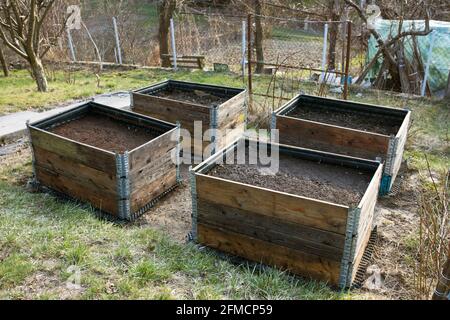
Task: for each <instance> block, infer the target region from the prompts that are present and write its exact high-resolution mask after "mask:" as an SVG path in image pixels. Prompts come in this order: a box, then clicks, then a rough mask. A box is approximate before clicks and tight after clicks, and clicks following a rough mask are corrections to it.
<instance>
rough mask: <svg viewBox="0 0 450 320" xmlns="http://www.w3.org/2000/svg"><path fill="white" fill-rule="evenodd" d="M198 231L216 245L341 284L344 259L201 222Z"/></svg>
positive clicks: (204, 240)
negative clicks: (290, 247) (342, 260)
mask: <svg viewBox="0 0 450 320" xmlns="http://www.w3.org/2000/svg"><path fill="white" fill-rule="evenodd" d="M197 232H198V241H199V242H200V243H202V244H204V245H207V246H210V247H212V248H216V249H218V250H221V251H225V252H228V253H231V254H233V255H237V256H240V257H244V258H246V259H249V260H253V261H256V262H263V263H266V264H268V265H274V266H277V267H278V268H281V269H283V270H289V271H291V272H294V273H296V274H299V275H303V276H306V277H312V278H315V279H319V280H323V281H328V282H330V283H331V284H333V285H337V284H338V281H339V270H340V262H336V261H330V260H328V259H325V258H323V257H319V256H317V255H313V254H308V253H305V252H301V251H298V250H293V249H289V248H286V247H283V246H279V245H276V244H273V243H269V242H266V241H262V240H259V239H255V238H251V237H248V236H244V235H241V234H238V233H235V232H232V231H225V230H223V229H219V228H215V227H212V226H208V225H204V224H198V226H197Z"/></svg>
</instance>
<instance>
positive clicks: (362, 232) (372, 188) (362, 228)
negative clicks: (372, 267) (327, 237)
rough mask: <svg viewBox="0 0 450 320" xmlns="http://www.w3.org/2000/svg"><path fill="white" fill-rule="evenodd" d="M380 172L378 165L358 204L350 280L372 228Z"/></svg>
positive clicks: (355, 270) (381, 169)
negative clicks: (358, 213) (357, 219)
mask: <svg viewBox="0 0 450 320" xmlns="http://www.w3.org/2000/svg"><path fill="white" fill-rule="evenodd" d="M382 174H383V166H382V165H380V166H379V168H378V169H377V171H376V172H375V174H374V176H373V177H372V180H371V182H370V184H369V186H368V188H367V190H366V192H365V194H364V196H363V198H362V199H361V202H360V204H359V206H358V207H359V208H360V216H359V221H358V226H357V235H356V243H355V250H354V252H355V254H354V257H353V261H352V262H353V270H352V281H353V279H354V277H355V275H356V272H357V271H358V267H359V263H360V262H361V259H362V256H363V254H364V250H365V248H366V247H367V243H368V241H369V239H370V234H371V232H372V230H373V225H374V217H375V205H376V203H377V198H378V192H379V190H380V182H381V176H382Z"/></svg>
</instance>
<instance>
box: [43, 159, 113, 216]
mask: <svg viewBox="0 0 450 320" xmlns="http://www.w3.org/2000/svg"><path fill="white" fill-rule="evenodd" d="M35 172H36V178H37V179H38V181H39V182H40V183H42V184H43V185H45V186H49V187H50V188H51V189H54V190H56V191H59V192H61V193H64V194H66V195H69V196H71V197H72V198H76V199H79V200H81V201H86V202H90V203H91V204H92V206H94V207H95V208H97V209H100V210H103V211H106V212H108V213H110V214H113V215H117V214H118V201H117V197H116V195H115V194H112V193H109V192H106V191H100V190H98V189H96V188H91V186H90V185H89V184H86V183H79V182H77V181H76V180H74V179H73V178H72V177H67V176H65V175H63V174H59V173H57V172H54V171H51V170H49V169H46V168H43V167H40V166H38V165H36V166H35Z"/></svg>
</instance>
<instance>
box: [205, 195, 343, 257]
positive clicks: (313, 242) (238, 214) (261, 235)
mask: <svg viewBox="0 0 450 320" xmlns="http://www.w3.org/2000/svg"><path fill="white" fill-rule="evenodd" d="M197 208H198V215H197V221H198V223H201V224H208V225H211V226H215V227H218V228H222V229H224V230H228V231H233V232H236V233H239V234H243V235H246V236H249V237H253V238H256V239H260V240H264V241H267V242H270V243H274V244H277V245H280V246H283V247H288V248H291V249H295V250H299V251H302V252H307V253H311V254H315V255H318V256H321V257H326V258H328V259H330V260H333V261H338V262H339V261H341V259H342V253H343V249H344V241H345V237H344V236H343V235H339V234H336V233H333V232H326V231H322V230H319V229H315V228H311V227H305V226H303V225H298V224H295V223H292V222H289V221H284V220H282V219H278V218H274V217H267V216H264V215H260V214H257V213H254V212H248V211H244V210H241V209H236V208H232V207H229V206H225V205H218V204H215V203H211V202H209V201H205V200H202V199H199V201H198V202H197Z"/></svg>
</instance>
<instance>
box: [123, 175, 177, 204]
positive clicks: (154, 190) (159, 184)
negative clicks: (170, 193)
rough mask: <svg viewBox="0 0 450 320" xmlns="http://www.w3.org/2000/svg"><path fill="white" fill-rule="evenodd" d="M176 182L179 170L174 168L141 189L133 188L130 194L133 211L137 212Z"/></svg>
mask: <svg viewBox="0 0 450 320" xmlns="http://www.w3.org/2000/svg"><path fill="white" fill-rule="evenodd" d="M176 183H177V170H176V169H175V168H174V169H172V170H170V171H169V172H166V174H165V175H164V176H162V177H161V178H159V179H157V180H155V181H153V182H152V183H150V184H147V185H145V186H143V187H142V188H140V189H135V190H132V191H131V195H130V207H131V212H136V211H137V210H139V209H140V208H142V207H143V206H145V205H146V204H147V203H149V202H150V201H151V200H153V199H154V198H156V197H158V196H159V195H161V194H162V193H163V192H164V191H166V190H168V189H169V188H170V187H172V186H174V185H175V184H176Z"/></svg>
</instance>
